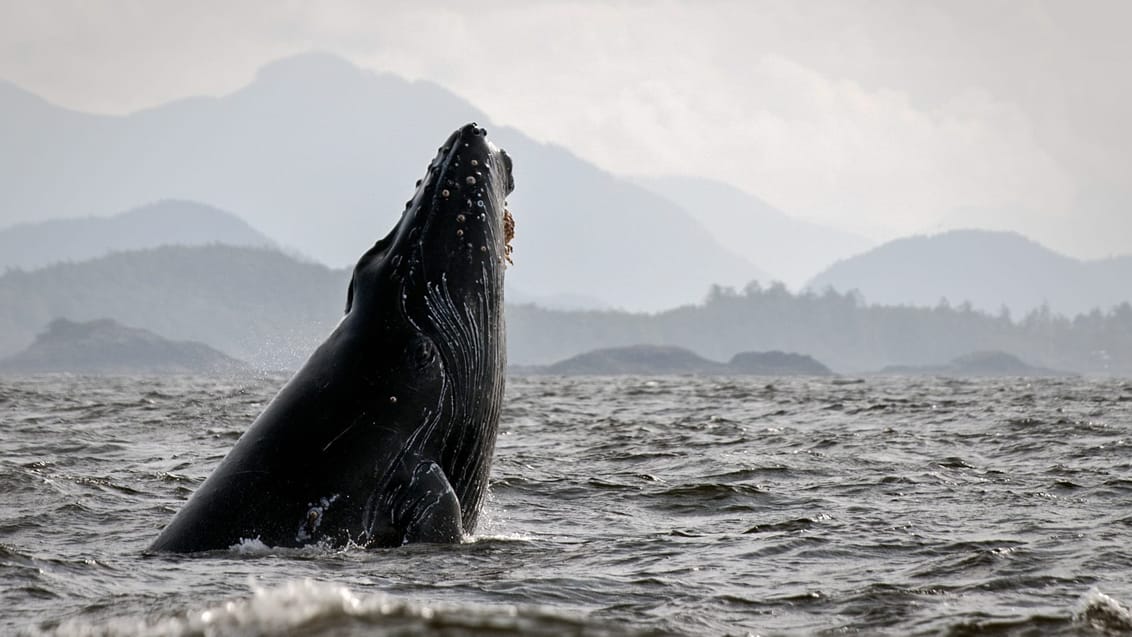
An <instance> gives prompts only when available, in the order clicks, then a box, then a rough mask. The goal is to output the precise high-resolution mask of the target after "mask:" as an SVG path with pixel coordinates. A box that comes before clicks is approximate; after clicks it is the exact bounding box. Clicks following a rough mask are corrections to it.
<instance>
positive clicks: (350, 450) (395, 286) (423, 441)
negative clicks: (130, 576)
mask: <svg viewBox="0 0 1132 637" xmlns="http://www.w3.org/2000/svg"><path fill="white" fill-rule="evenodd" d="M513 188H514V181H513V179H512V176H511V159H510V158H509V157H508V156H507V154H506V153H505V152H504V151H502V150H500V149H499V148H497V147H496V146H495V145H494V144H492V143H491V142H489V141H488V140H487V133H486V131H485V130H484V129H482V128H480V127H478V126H477V125H475V124H468V125H466V126H464V127H462V128H460V129H459V130H457V131H456V132H454V133H453V134H452V135H451V136H450V137H449V138H448V140H447V141H446V142H444V145H443V146H441V147H440V149H439V151H438V153H437V155H436V157H435V159H433V161H432V162H431V163H430V164H429V166H428V171H427V174H426V175H425V177H424V179H422V180H421V181H419V182H417V189H416V192H415V194H414V195H413V198H412V199H411V200H410V201H409V202H408V204H406V207H405V210H404V212H403V213H402V215H401V219H400V221H399V222H398V223H397V224H396V225H395V226H394V228H393V229H392V230H391V231H390V232H389V234H388V235H387V236H386V237H385V238H383V239H381V240H380V241H378V242H377V243H376V244H375V245H374V246H373V247H372V248H370V249H369V250H368V251H367V252H366V253H365V254H363V255H362V257H361V258H360V259H359V260H358V263H357V266H356V267H355V268H354V272H353V278H352V280H351V281H350V284H349V286H348V289H347V294H346V313H345V316H343V317H342V319H341V321H340V322H339V324H338V326H337V327H336V328H335V329H334V331H333V332H332V333H331V334H330V336H329V337H328V338H327V339H326V341H325V342H324V343H323V344H322V345H321V346H319V347H318V349H317V350H315V352H314V353H313V354H312V355H311V357H310V359H309V360H307V362H306V363H305V364H304V365H303V366H302V368H300V369H299V371H298V372H296V373H295V375H294V376H293V377H292V378H291V379H290V380H289V381H288V382H287V383H286V385H285V386H284V387H283V388H282V389H281V390H280V391H279V393H278V394H277V395H276V396H275V398H274V399H273V400H272V401H271V403H270V404H269V405H268V406H267V407H266V408H265V409H264V411H263V413H261V414H260V415H259V417H258V418H256V420H255V421H254V422H253V423H252V425H251V426H250V427H249V428H248V430H247V431H246V432H244V434H243V435H242V436H241V437H240V439H239V440H238V441H237V442H236V444H235V446H234V447H233V448H232V450H231V451H230V452H229V453H228V455H227V456H226V457H225V458H224V460H223V461H222V462H221V463H220V465H219V466H218V467H217V468H216V469H215V470H214V471H213V473H212V474H211V475H210V476H209V477H208V478H207V479H206V480H205V481H204V482H203V483H202V484H201V485H200V487H199V488H198V489H197V490H196V491H195V492H194V493H193V494H192V496H191V497H190V498H189V500H188V502H186V503H185V505H184V506H183V507H182V508H181V510H180V511H179V512H178V513H177V514H176V515H175V516H174V518H173V519H172V521H171V522H170V523H169V525H168V526H167V527H165V529H164V530H163V531H162V532H161V534H160V535H159V536H158V537H157V539H156V540H155V541H154V542H153V544H152V545H151V546H150V547H149V550H150V551H152V552H180V553H184V552H195V551H206V550H214V549H227V548H230V547H232V546H234V545H236V544H239V543H240V542H241V541H245V540H259V541H261V542H263V543H264V544H266V545H268V546H274V547H299V546H305V545H309V544H320V545H325V546H343V545H346V544H349V543H353V544H356V545H359V546H363V547H389V546H399V545H401V544H405V543H408V542H458V541H460V540H461V538H462V537H463V536H464V535H465V534H468V533H472V532H473V531H474V530H475V527H476V519H477V516H478V514H479V509H480V506H481V504H482V503H483V500H484V497H485V495H486V491H487V483H488V474H489V472H490V469H491V459H492V454H493V452H494V449H495V439H496V433H497V430H498V425H499V414H500V407H501V404H502V399H503V384H504V367H505V356H506V353H505V342H504V322H503V276H504V270H505V269H506V264H507V263H508V262H510V251H511V246H510V239H511V237H512V236H513V234H514V225H513V221H512V219H511V216H510V213H509V212H508V211H507V209H506V203H505V198H506V196H507V195H508V194H510V192H511V190H512V189H513Z"/></svg>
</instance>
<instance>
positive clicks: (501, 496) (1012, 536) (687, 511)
mask: <svg viewBox="0 0 1132 637" xmlns="http://www.w3.org/2000/svg"><path fill="white" fill-rule="evenodd" d="M283 380H284V379H283V377H269V378H262V379H252V380H240V381H226V380H216V379H209V378H203V377H180V378H176V377H174V378H169V377H167V378H83V377H73V376H43V377H24V378H11V377H9V378H5V379H3V380H0V426H2V427H3V428H4V435H3V437H2V441H0V447H2V450H0V490H2V491H3V492H4V493H5V498H4V502H3V506H2V507H0V577H2V578H3V581H4V582H5V584H6V586H5V587H4V588H3V589H2V592H0V608H3V610H2V611H0V632H2V633H6V634H10V633H13V632H15V633H30V634H53V635H89V634H114V635H118V634H125V635H200V634H263V633H275V634H283V633H303V634H321V635H331V634H333V635H338V634H358V635H361V634H366V635H372V634H378V635H394V634H395V635H469V634H477V635H506V634H523V635H530V634H535V635H539V634H545V635H560V634H577V635H607V634H614V635H617V634H744V633H748V632H750V633H760V634H812V633H815V632H822V631H829V632H841V631H845V630H848V631H850V632H853V631H862V632H865V633H868V634H878V633H879V634H894V635H898V634H900V635H902V634H940V633H948V634H996V635H1003V634H1007V635H1012V634H1039V633H1040V634H1074V635H1077V634H1080V635H1095V634H1117V633H1120V632H1123V631H1127V630H1132V615H1130V614H1129V612H1128V610H1127V607H1128V604H1129V603H1130V602H1132V579H1130V578H1129V576H1128V573H1129V572H1132V558H1130V557H1129V553H1128V550H1127V547H1128V546H1129V545H1130V544H1132V542H1130V541H1132V517H1130V514H1129V510H1130V509H1132V507H1130V506H1129V505H1130V504H1132V460H1130V454H1129V445H1130V444H1132V383H1129V382H1128V381H1124V380H1088V379H1068V380H1064V379H1063V380H1052V379H1051V380H1024V379H1007V380H948V379H941V378H924V379H906V378H887V379H868V380H861V381H857V380H850V379H791V380H777V379H770V380H768V379H757V378H711V377H664V378H639V377H624V378H591V377H582V378H572V379H562V378H530V379H526V378H512V379H511V380H510V384H509V388H508V397H507V402H506V409H505V413H504V417H503V422H502V426H501V432H502V433H501V436H500V438H499V444H498V447H497V453H496V459H495V465H494V472H493V481H492V491H491V496H490V498H489V501H488V503H487V505H486V507H485V510H484V515H483V516H482V517H483V521H482V522H481V528H480V529H479V530H478V532H477V535H476V536H475V537H474V538H472V539H471V540H470V541H469V542H467V543H465V544H461V545H455V546H434V545H416V546H406V547H401V548H398V549H391V550H374V551H363V550H357V549H347V550H341V551H340V550H329V549H320V548H308V549H303V550H275V549H270V548H268V547H263V546H262V545H257V544H256V543H254V542H253V543H248V544H245V545H244V546H243V547H240V548H238V549H235V550H233V551H228V552H221V553H219V554H211V555H206V556H191V557H186V556H176V557H172V556H144V555H143V550H144V549H145V547H146V546H147V545H148V543H149V542H150V541H152V539H153V538H154V537H155V536H156V535H157V533H158V532H159V531H160V529H161V528H162V527H163V526H164V524H166V523H167V522H168V521H169V519H170V518H171V517H172V515H173V513H174V512H175V511H176V510H177V509H178V508H179V506H180V505H181V503H182V502H183V501H184V500H185V498H187V497H188V496H189V494H190V493H191V492H192V491H193V490H194V489H195V488H196V487H197V486H198V485H199V484H200V482H201V481H202V480H203V479H204V478H205V477H206V476H207V475H208V473H209V472H210V471H211V470H212V469H213V468H214V467H215V465H216V464H217V462H219V460H220V458H221V457H222V456H223V455H224V454H225V453H226V452H227V450H228V449H229V448H230V447H231V445H232V444H233V442H234V441H235V440H236V438H237V437H238V436H239V435H240V433H241V432H242V431H243V430H244V429H245V428H246V427H247V426H248V424H250V422H251V420H252V419H253V418H254V417H255V416H256V415H257V414H258V413H259V411H260V410H261V409H262V408H263V405H264V404H265V402H266V401H267V400H269V399H270V397H271V396H272V395H273V393H274V392H275V390H276V389H277V387H278V386H279V385H280V384H281V383H282V381H283Z"/></svg>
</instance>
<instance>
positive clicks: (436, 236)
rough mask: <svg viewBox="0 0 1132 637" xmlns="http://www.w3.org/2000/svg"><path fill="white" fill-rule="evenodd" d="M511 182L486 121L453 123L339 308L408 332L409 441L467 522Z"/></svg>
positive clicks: (494, 360)
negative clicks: (413, 419)
mask: <svg viewBox="0 0 1132 637" xmlns="http://www.w3.org/2000/svg"><path fill="white" fill-rule="evenodd" d="M514 185H515V184H514V179H513V177H512V174H511V159H510V158H509V157H508V156H507V153H506V152H504V151H503V150H501V149H499V148H498V147H496V146H495V145H494V144H492V143H491V142H490V141H488V139H487V132H486V131H485V130H484V129H482V128H480V127H479V126H477V125H475V124H468V125H466V126H463V127H462V128H460V129H458V130H457V131H455V132H454V133H452V135H451V136H449V137H448V139H447V140H446V141H445V142H444V144H443V145H442V146H441V147H440V149H439V150H438V152H437V155H436V157H435V158H434V159H433V160H432V162H430V163H429V166H428V169H427V171H426V174H425V176H424V178H423V179H421V180H420V181H419V182H418V183H417V187H416V192H415V193H414V194H413V197H412V199H410V200H409V201H408V203H407V204H406V207H405V210H404V212H403V213H402V215H401V219H400V221H399V222H398V223H397V225H396V226H395V227H394V228H393V229H392V230H391V231H390V233H389V234H388V235H387V236H386V237H385V238H383V239H381V240H380V241H378V242H377V244H375V245H374V247H373V248H371V249H370V250H369V251H368V252H366V254H365V255H363V256H362V258H361V259H360V260H359V261H358V264H357V266H356V267H355V269H354V277H353V280H352V281H351V284H350V288H349V292H348V295H347V303H346V311H347V320H357V321H363V322H366V323H374V324H375V325H373V327H380V328H381V329H382V330H384V331H386V332H389V331H390V330H393V331H401V330H405V331H407V332H408V336H407V337H399V338H397V339H395V340H396V342H399V343H400V342H404V343H407V346H406V347H407V351H406V353H405V356H404V359H403V360H404V361H405V363H404V364H405V366H406V367H407V368H409V369H407V370H406V371H404V372H403V373H404V375H405V376H406V377H412V378H414V379H415V380H414V383H415V385H416V386H418V387H421V388H422V389H421V390H420V391H419V392H417V393H416V394H415V395H408V396H403V397H401V400H408V401H411V406H410V405H399V408H404V409H399V411H402V412H403V413H421V414H428V417H427V419H425V420H423V421H422V425H421V426H420V428H419V430H418V431H417V432H416V433H415V434H414V436H416V438H415V439H413V440H409V441H407V442H406V445H405V448H406V449H407V450H409V452H411V453H418V454H419V455H420V456H421V457H428V458H432V459H435V462H436V463H437V465H438V469H439V470H440V471H441V472H442V473H443V475H445V476H447V478H448V479H449V481H450V482H451V484H452V487H453V489H454V491H455V495H456V497H457V498H458V500H459V502H460V508H461V510H462V512H463V528H464V530H465V531H467V532H471V531H472V530H473V529H474V528H475V521H476V516H477V513H478V510H479V508H480V504H481V502H482V499H483V497H484V495H485V494H486V487H487V478H488V472H489V470H490V458H491V456H492V453H493V450H494V444H495V438H496V429H497V427H498V422H499V413H500V409H501V405H502V399H503V383H504V368H505V366H506V345H505V335H504V322H503V278H504V273H505V271H506V269H507V266H508V264H509V263H510V252H511V246H510V239H511V237H512V235H513V232H514V225H513V221H512V219H511V216H510V213H509V211H508V210H507V207H506V197H507V195H509V194H510V193H511V191H512V190H513V189H514ZM354 315H356V316H354ZM376 324H379V325H376ZM426 421H427V422H426ZM485 459H486V460H485ZM404 462H417V461H416V460H405V461H403V463H404ZM426 473H427V472H426Z"/></svg>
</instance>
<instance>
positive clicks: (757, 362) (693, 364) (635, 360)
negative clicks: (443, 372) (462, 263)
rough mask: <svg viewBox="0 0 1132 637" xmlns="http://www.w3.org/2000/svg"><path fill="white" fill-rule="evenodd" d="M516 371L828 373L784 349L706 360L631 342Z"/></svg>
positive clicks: (574, 373)
mask: <svg viewBox="0 0 1132 637" xmlns="http://www.w3.org/2000/svg"><path fill="white" fill-rule="evenodd" d="M515 372H516V373H520V374H532V375H555V376H581V375H593V376H613V375H621V374H639V375H661V376H664V375H679V374H704V375H721V376H725V375H753V376H828V375H831V374H832V373H833V372H831V371H830V370H829V368H828V367H826V366H825V365H823V364H821V363H819V362H818V361H816V360H814V359H813V358H811V357H809V356H805V355H803V354H791V353H786V352H777V351H775V352H741V353H739V354H736V355H735V356H734V357H732V359H731V361H730V362H728V363H719V362H716V361H713V360H709V359H707V358H704V357H702V356H700V355H699V354H696V353H695V352H693V351H691V350H688V349H685V348H683V347H675V346H672V345H631V346H628V347H610V348H605V349H597V350H593V351H589V352H585V353H583V354H578V355H577V356H573V357H571V358H567V359H565V360H562V361H558V362H557V363H554V364H551V365H545V366H538V367H521V368H516V369H515Z"/></svg>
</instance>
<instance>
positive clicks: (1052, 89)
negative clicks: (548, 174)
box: [0, 0, 1132, 257]
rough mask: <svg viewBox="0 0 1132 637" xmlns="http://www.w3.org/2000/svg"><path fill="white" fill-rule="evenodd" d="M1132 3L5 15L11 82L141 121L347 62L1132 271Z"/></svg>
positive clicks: (1, 21)
mask: <svg viewBox="0 0 1132 637" xmlns="http://www.w3.org/2000/svg"><path fill="white" fill-rule="evenodd" d="M1130 24H1132V2H1125V1H1123V0H1114V1H1111V2H1099V1H1089V0H1077V1H1064V2H1039V1H1013V2H996V1H994V0H973V1H971V2H963V1H959V0H948V1H946V2H936V3H933V2H905V1H893V2H886V1H874V2H853V1H849V0H837V1H830V2H795V1H793V0H791V1H786V2H752V1H736V2H724V1H718V2H716V1H711V0H697V1H690V0H689V1H686V2H676V1H671V2H648V1H637V2H632V1H623V2H616V1H612V0H591V1H577V0H572V1H570V2H556V1H537V0H534V1H532V0H477V1H473V2H426V1H421V0H417V1H415V2H404V3H394V2H374V1H372V0H371V1H358V2H287V1H281V0H265V1H250V0H248V1H242V0H223V1H193V2H184V1H183V0H182V1H176V2H165V1H159V0H137V1H125V0H122V1H119V0H101V1H94V2H90V1H84V0H74V1H62V0H26V1H20V0H0V78H3V79H7V80H10V81H12V82H15V83H16V84H19V85H21V86H23V87H24V88H27V89H29V90H31V91H33V92H36V93H39V94H40V95H43V96H44V97H47V98H48V99H50V100H52V101H54V102H56V103H59V104H62V105H64V106H68V107H72V108H75V109H79V110H88V111H95V112H102V113H125V112H129V111H132V110H136V109H139V108H143V107H146V106H151V105H155V104H159V103H161V102H164V101H167V100H170V99H174V98H177V97H183V96H187V95H194V94H222V93H226V92H229V91H233V90H235V89H237V88H239V87H240V86H242V85H243V84H245V83H247V82H248V81H249V80H250V79H251V78H252V76H253V75H254V73H255V70H256V69H257V68H258V67H260V66H261V65H263V64H264V63H266V62H268V61H270V60H273V59H276V58H278V57H281V56H285V55H288V54H292V53H297V52H302V51H309V50H325V51H330V52H335V53H338V54H341V55H343V56H344V57H346V58H349V59H350V60H352V61H354V62H355V63H357V64H359V65H361V66H363V67H366V68H370V69H374V70H380V71H389V72H393V73H397V74H400V75H403V76H405V77H408V78H424V79H429V80H432V81H435V82H437V83H439V84H442V85H444V86H446V87H448V88H449V89H451V90H453V91H454V92H456V93H457V94H459V95H461V96H463V97H466V98H467V99H469V100H470V101H472V102H473V103H474V104H475V105H476V106H478V107H480V108H481V109H483V110H484V111H486V112H487V113H488V114H489V115H490V116H491V118H492V119H493V120H494V121H496V122H498V123H501V124H506V125H510V126H514V127H516V128H519V129H521V130H523V131H525V132H526V133H528V134H529V135H531V136H533V137H535V138H537V139H540V140H544V141H552V142H555V143H558V144H561V145H563V146H566V147H568V148H570V149H571V150H573V151H574V152H575V153H577V154H578V155H580V156H582V157H585V158H586V159H589V160H591V161H593V162H595V163H597V164H599V165H600V166H602V167H604V168H606V169H608V170H610V171H612V172H616V173H624V174H655V173H684V174H692V175H700V176H704V177H712V178H717V179H722V180H725V181H728V182H730V183H733V184H735V185H737V186H739V187H740V188H742V189H744V190H746V191H748V192H751V193H753V194H757V195H759V196H761V197H762V198H764V199H766V200H767V201H769V202H771V203H772V204H774V205H776V206H778V207H779V208H781V209H783V210H784V211H786V212H788V213H790V214H793V215H797V216H800V217H806V218H811V219H814V220H817V221H821V222H823V223H826V224H828V225H832V226H836V227H839V228H843V229H847V230H852V231H855V232H858V233H860V234H864V235H867V236H871V237H873V238H875V239H880V240H883V239H888V238H893V237H895V236H898V235H902V234H908V233H912V232H930V231H936V230H941V229H946V228H952V227H987V228H994V229H1011V230H1018V231H1021V232H1023V233H1025V234H1028V235H1030V236H1032V237H1034V238H1036V239H1038V240H1040V241H1042V242H1044V243H1046V244H1047V245H1050V246H1052V247H1055V248H1057V249H1059V250H1062V251H1064V252H1068V253H1070V254H1073V255H1075V256H1081V257H1099V256H1107V255H1110V254H1116V253H1132V123H1130V122H1129V117H1130V116H1132V79H1130V78H1132V72H1130V71H1129V70H1128V66H1129V62H1132V37H1129V36H1128V28H1129V25H1130Z"/></svg>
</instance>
